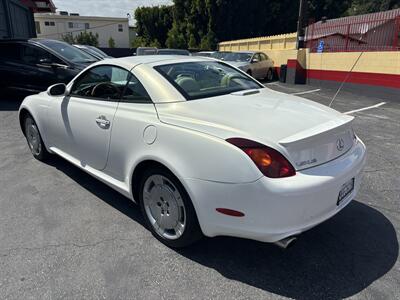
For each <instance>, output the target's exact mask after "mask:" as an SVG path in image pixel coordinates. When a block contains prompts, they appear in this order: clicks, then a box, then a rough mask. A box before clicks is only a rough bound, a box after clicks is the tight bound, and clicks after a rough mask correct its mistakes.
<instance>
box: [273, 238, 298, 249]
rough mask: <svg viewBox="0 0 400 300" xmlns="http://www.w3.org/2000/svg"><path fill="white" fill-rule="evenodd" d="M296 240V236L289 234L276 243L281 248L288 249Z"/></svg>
mask: <svg viewBox="0 0 400 300" xmlns="http://www.w3.org/2000/svg"><path fill="white" fill-rule="evenodd" d="M296 240H297V237H296V236H289V237H287V238H284V239H282V240H280V241H277V242H275V243H274V244H275V245H276V246H278V247H279V248H282V249H288V248H289V247H292V246H293V245H294V244H295V242H296Z"/></svg>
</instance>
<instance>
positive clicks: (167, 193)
mask: <svg viewBox="0 0 400 300" xmlns="http://www.w3.org/2000/svg"><path fill="white" fill-rule="evenodd" d="M139 186H140V188H139V203H140V208H141V211H142V214H143V217H144V219H145V222H146V226H147V228H148V229H149V230H150V231H151V233H152V234H153V235H154V237H155V238H157V239H158V240H159V241H160V242H162V243H163V244H165V245H167V246H168V247H171V248H183V247H187V246H189V245H191V244H193V243H195V242H197V241H198V240H200V239H201V238H202V236H203V234H202V232H201V229H200V226H199V222H198V220H197V216H196V212H195V210H194V207H193V204H192V201H191V200H190V198H189V195H188V194H187V192H186V191H185V189H184V187H183V186H182V184H181V183H180V182H179V180H178V179H177V178H176V177H175V176H174V175H173V174H172V173H171V172H169V171H168V170H166V169H164V168H162V167H152V168H151V169H148V170H146V171H145V172H144V174H143V175H142V176H141V180H140V185H139Z"/></svg>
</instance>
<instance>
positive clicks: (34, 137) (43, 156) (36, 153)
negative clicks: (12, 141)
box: [23, 115, 50, 161]
mask: <svg viewBox="0 0 400 300" xmlns="http://www.w3.org/2000/svg"><path fill="white" fill-rule="evenodd" d="M23 124H24V133H25V138H26V141H27V143H28V147H29V150H31V153H32V155H33V157H34V158H36V159H37V160H40V161H45V160H47V159H48V158H49V156H50V153H49V152H48V151H47V149H46V147H45V145H44V143H43V140H42V136H41V135H40V132H39V128H38V127H37V125H36V122H35V120H34V119H33V118H32V116H30V115H27V116H26V117H25V119H24V123H23Z"/></svg>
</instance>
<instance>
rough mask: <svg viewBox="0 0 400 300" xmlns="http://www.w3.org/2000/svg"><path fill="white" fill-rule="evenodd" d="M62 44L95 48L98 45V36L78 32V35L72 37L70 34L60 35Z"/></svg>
mask: <svg viewBox="0 0 400 300" xmlns="http://www.w3.org/2000/svg"><path fill="white" fill-rule="evenodd" d="M62 39H63V41H64V42H67V43H69V44H80V45H90V46H95V47H97V46H98V45H99V35H98V34H97V33H96V34H93V33H92V32H89V33H88V32H86V31H84V32H80V33H79V34H78V35H76V36H73V34H72V32H68V33H66V34H64V35H62Z"/></svg>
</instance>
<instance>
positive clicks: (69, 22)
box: [35, 12, 130, 48]
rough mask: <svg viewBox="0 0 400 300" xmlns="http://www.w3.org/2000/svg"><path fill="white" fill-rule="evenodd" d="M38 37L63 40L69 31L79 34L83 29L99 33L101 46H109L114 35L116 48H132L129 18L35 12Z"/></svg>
mask: <svg viewBox="0 0 400 300" xmlns="http://www.w3.org/2000/svg"><path fill="white" fill-rule="evenodd" d="M35 24H36V33H37V36H38V38H48V39H55V40H60V41H61V40H62V36H63V35H65V34H67V33H69V32H70V33H72V34H73V35H78V34H79V33H80V32H82V31H87V32H92V33H93V34H96V33H97V34H98V35H99V47H105V48H107V47H108V41H109V39H110V37H112V38H113V39H114V41H115V47H116V48H130V44H129V20H128V18H109V17H86V16H79V15H77V14H68V13H67V12H60V13H58V14H35Z"/></svg>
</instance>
